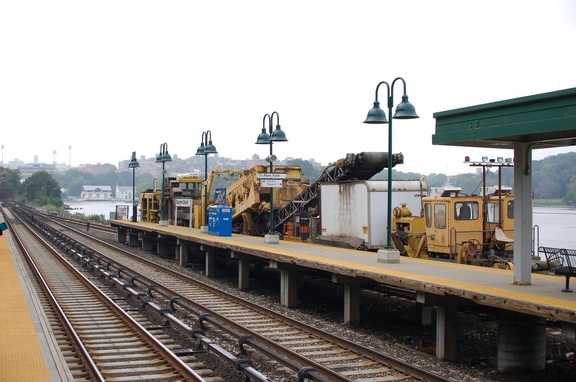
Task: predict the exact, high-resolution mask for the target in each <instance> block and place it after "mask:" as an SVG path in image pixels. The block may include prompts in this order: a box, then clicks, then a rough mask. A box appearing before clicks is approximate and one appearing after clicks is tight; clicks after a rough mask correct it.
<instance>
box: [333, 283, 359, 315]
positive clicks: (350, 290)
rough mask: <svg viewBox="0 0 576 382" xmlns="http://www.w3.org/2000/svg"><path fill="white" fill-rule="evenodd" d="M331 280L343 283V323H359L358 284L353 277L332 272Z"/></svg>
mask: <svg viewBox="0 0 576 382" xmlns="http://www.w3.org/2000/svg"><path fill="white" fill-rule="evenodd" d="M332 282H335V283H338V284H342V285H344V323H345V324H347V325H351V326H357V325H359V324H360V285H359V284H358V279H357V278H355V277H347V276H343V275H338V274H336V273H333V274H332Z"/></svg>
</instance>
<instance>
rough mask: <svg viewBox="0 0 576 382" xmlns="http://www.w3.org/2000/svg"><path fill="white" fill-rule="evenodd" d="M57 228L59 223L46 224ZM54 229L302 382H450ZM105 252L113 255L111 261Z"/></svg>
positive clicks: (114, 270)
mask: <svg viewBox="0 0 576 382" xmlns="http://www.w3.org/2000/svg"><path fill="white" fill-rule="evenodd" d="M54 224H56V223H55V222H54V221H52V222H49V223H46V225H54ZM52 230H53V231H54V232H55V234H58V235H64V234H66V235H67V236H68V235H70V236H74V240H78V241H82V243H77V244H76V245H77V247H78V248H79V250H80V251H82V256H84V257H86V258H90V261H91V262H93V263H96V264H101V265H105V266H106V268H107V269H108V270H109V271H110V272H111V273H113V274H115V275H117V276H118V277H119V278H122V279H124V280H126V282H129V283H130V284H131V286H132V287H134V288H136V287H139V288H140V290H142V291H144V292H141V293H142V294H144V293H146V294H147V295H148V297H152V296H153V295H158V296H162V297H163V298H164V301H163V302H158V304H164V305H166V304H169V306H170V310H171V311H172V313H171V314H182V312H181V311H184V312H185V313H184V314H183V315H182V319H181V320H183V321H186V320H188V321H190V319H189V318H188V317H189V316H190V314H192V315H194V316H196V317H197V319H198V320H199V326H200V329H201V330H203V331H207V332H210V330H213V329H217V330H218V331H220V332H225V333H226V335H227V336H228V337H234V338H237V340H238V345H239V346H240V350H241V353H242V354H244V355H246V356H248V355H249V354H250V353H251V352H252V353H254V352H258V353H261V354H264V355H265V357H266V358H267V359H268V360H270V359H272V360H275V361H276V362H278V363H280V364H282V365H283V366H284V367H286V368H288V369H291V370H293V371H294V372H295V373H297V377H298V378H299V379H300V380H307V379H309V380H314V381H324V380H325V381H384V380H385V381H400V380H403V381H404V380H408V381H410V380H414V381H418V380H426V381H448V380H450V379H447V378H445V377H442V376H440V375H438V374H435V373H432V372H428V371H426V370H423V369H421V368H419V367H416V366H413V365H410V364H408V363H407V362H405V361H403V360H400V359H395V358H394V357H390V356H388V355H386V354H383V353H381V352H378V351H376V350H374V349H371V348H368V347H364V346H362V345H360V344H357V343H353V342H351V341H347V340H345V339H342V338H339V337H338V336H334V335H331V334H330V333H328V332H326V331H323V330H321V329H318V328H314V327H310V326H308V325H305V324H303V323H301V322H298V321H295V320H291V319H289V318H287V317H284V316H281V315H280V314H276V313H274V312H272V311H270V310H268V309H264V308H262V307H259V306H257V305H255V304H251V303H249V302H247V301H244V300H241V299H239V298H237V297H235V296H231V295H228V294H227V293H224V292H223V291H221V290H216V289H213V288H208V287H207V286H206V285H203V284H201V283H198V282H197V281H195V280H192V279H190V278H188V277H186V276H184V275H182V274H180V273H177V272H174V271H173V270H170V269H160V268H159V265H158V264H151V263H146V264H145V263H143V260H142V259H141V258H135V257H134V255H133V254H132V253H130V252H127V251H124V250H122V249H119V248H116V247H115V246H112V245H110V244H108V243H105V242H100V243H95V242H94V239H93V238H92V237H86V235H85V233H84V232H82V231H81V230H78V231H76V232H71V231H72V229H70V228H69V229H66V230H65V232H62V231H63V229H62V227H59V228H55V227H53V228H52ZM66 240H70V241H72V239H66ZM88 248H89V250H88ZM99 252H100V253H99ZM103 252H108V254H109V255H108V256H109V258H108V257H106V256H105V255H104V254H103ZM110 258H113V259H114V260H111V259H110ZM191 325H192V324H191Z"/></svg>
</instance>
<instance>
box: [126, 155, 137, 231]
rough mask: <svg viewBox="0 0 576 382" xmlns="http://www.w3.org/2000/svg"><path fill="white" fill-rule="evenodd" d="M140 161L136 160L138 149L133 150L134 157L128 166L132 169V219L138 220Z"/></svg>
mask: <svg viewBox="0 0 576 382" xmlns="http://www.w3.org/2000/svg"><path fill="white" fill-rule="evenodd" d="M138 167H140V163H138V161H137V160H136V151H132V158H131V159H130V163H128V168H131V169H132V221H133V222H137V221H138V202H136V169H137V168H138Z"/></svg>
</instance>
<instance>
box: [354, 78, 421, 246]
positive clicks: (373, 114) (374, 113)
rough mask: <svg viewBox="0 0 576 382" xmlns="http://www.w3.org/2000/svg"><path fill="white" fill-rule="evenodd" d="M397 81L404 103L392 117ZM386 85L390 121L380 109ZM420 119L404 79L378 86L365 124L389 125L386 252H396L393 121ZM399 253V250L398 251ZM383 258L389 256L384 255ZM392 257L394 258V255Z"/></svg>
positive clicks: (384, 82) (397, 107) (383, 82)
mask: <svg viewBox="0 0 576 382" xmlns="http://www.w3.org/2000/svg"><path fill="white" fill-rule="evenodd" d="M397 81H402V85H403V87H404V94H403V95H402V102H400V103H399V104H398V106H396V112H395V113H394V116H393V117H392V106H393V105H394V99H393V97H394V85H395V84H396V82H397ZM382 84H385V85H386V89H387V93H386V101H387V103H388V115H389V116H390V121H388V120H387V119H386V112H385V111H384V110H382V109H381V108H380V102H378V89H379V88H380V85H382ZM414 118H419V117H418V115H417V114H416V109H415V108H414V105H412V104H411V103H410V102H408V96H407V95H406V81H404V79H403V78H402V77H397V78H396V79H394V81H393V82H392V86H390V85H389V84H388V82H386V81H382V82H380V83H379V84H378V86H376V98H375V101H374V107H373V108H372V109H370V111H369V112H368V116H367V117H366V120H365V121H364V123H370V124H384V123H387V124H388V164H387V166H386V167H387V168H388V211H387V218H388V220H387V224H388V226H387V235H386V248H385V251H387V252H390V251H394V248H393V247H392V243H391V240H392V236H391V234H392V167H393V164H392V120H393V119H414ZM396 251H397V250H396ZM383 256H385V257H386V256H387V254H384V255H383ZM392 257H394V256H393V255H392Z"/></svg>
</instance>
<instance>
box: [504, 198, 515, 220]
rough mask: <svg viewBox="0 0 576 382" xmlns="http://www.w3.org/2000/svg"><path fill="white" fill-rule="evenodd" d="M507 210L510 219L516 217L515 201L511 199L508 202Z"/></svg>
mask: <svg viewBox="0 0 576 382" xmlns="http://www.w3.org/2000/svg"><path fill="white" fill-rule="evenodd" d="M506 211H507V213H508V219H514V201H513V200H509V201H508V203H507V204H506Z"/></svg>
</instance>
